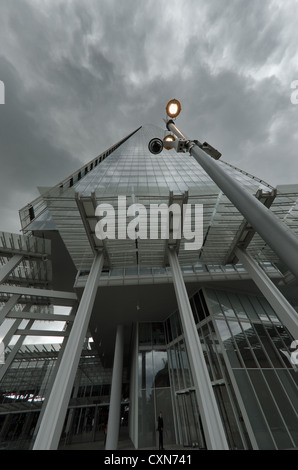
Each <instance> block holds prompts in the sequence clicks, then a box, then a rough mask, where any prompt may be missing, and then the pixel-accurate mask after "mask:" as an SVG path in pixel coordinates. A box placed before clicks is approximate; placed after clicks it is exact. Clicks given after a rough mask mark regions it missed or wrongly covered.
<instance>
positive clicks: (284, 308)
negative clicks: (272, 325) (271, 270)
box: [235, 248, 298, 338]
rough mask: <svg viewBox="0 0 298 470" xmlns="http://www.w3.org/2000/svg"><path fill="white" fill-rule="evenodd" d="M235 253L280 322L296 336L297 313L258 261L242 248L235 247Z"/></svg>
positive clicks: (297, 332)
mask: <svg viewBox="0 0 298 470" xmlns="http://www.w3.org/2000/svg"><path fill="white" fill-rule="evenodd" d="M235 255H236V256H237V257H238V259H239V261H240V262H241V263H242V264H243V266H244V267H245V269H246V270H247V271H248V272H249V274H250V275H251V277H252V279H253V281H254V282H255V283H256V285H257V286H258V288H259V289H260V291H261V292H262V294H263V295H264V297H265V298H266V300H267V301H268V302H269V304H270V305H271V307H272V308H273V310H275V312H276V314H277V316H278V318H279V319H280V321H281V323H282V324H283V325H284V326H285V327H286V328H287V329H288V330H289V332H290V333H291V335H292V336H293V337H294V338H298V313H297V312H296V310H295V309H294V308H293V307H292V305H291V304H290V303H289V302H288V301H287V299H286V298H285V297H284V296H283V295H282V293H281V292H280V290H279V289H278V288H277V287H276V285H275V284H273V282H272V281H271V279H269V277H268V276H267V275H266V273H265V272H264V271H263V270H262V268H261V267H260V266H259V265H258V263H257V262H256V261H255V260H254V259H253V258H252V257H251V256H250V255H249V254H248V253H247V252H246V251H245V250H243V249H242V248H236V249H235Z"/></svg>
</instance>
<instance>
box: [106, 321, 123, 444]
mask: <svg viewBox="0 0 298 470" xmlns="http://www.w3.org/2000/svg"><path fill="white" fill-rule="evenodd" d="M123 350H124V340H123V325H118V326H117V333H116V342H115V353H114V363H113V374H112V387H111V397H110V407H109V419H108V433H107V441H106V447H105V449H106V450H117V447H118V438H119V426H120V412H121V392H122V371H123Z"/></svg>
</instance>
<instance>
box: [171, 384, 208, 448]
mask: <svg viewBox="0 0 298 470" xmlns="http://www.w3.org/2000/svg"><path fill="white" fill-rule="evenodd" d="M176 404H177V417H178V433H179V440H180V443H181V444H183V445H184V446H185V447H199V448H200V449H206V443H205V437H204V431H203V428H202V423H201V418H200V413H199V408H198V405H197V400H196V396H195V391H194V390H191V389H189V390H183V391H181V392H176Z"/></svg>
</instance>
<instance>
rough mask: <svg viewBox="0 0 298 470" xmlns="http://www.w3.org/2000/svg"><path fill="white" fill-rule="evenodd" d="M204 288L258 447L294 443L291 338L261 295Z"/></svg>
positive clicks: (295, 381) (297, 439)
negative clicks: (290, 357) (290, 359)
mask: <svg viewBox="0 0 298 470" xmlns="http://www.w3.org/2000/svg"><path fill="white" fill-rule="evenodd" d="M206 294H207V299H208V304H209V305H210V308H211V312H212V316H213V318H214V320H215V324H214V325H215V331H217V332H218V335H219V338H220V340H221V343H222V345H223V349H224V351H225V353H226V356H227V360H228V365H229V368H230V370H231V371H232V374H233V376H234V378H235V380H236V384H237V387H236V388H237V389H238V390H237V398H238V399H239V398H240V399H241V401H242V404H243V406H244V407H245V412H246V414H247V416H248V419H249V422H250V425H251V427H252V431H253V434H254V438H255V440H256V442H257V445H258V447H259V448H260V449H287V448H293V447H296V446H297V445H298V420H297V417H298V416H297V411H298V393H297V392H298V387H297V385H298V376H297V373H296V372H297V371H295V369H294V368H293V366H292V364H291V363H290V361H289V359H288V358H289V355H290V353H291V351H290V345H291V342H292V341H293V338H292V337H291V335H290V334H289V332H288V331H287V330H286V329H285V328H284V327H283V326H282V325H281V323H280V321H279V319H278V317H277V315H276V314H275V312H274V311H273V310H272V308H271V307H270V305H269V304H268V302H267V301H266V300H265V299H264V298H262V297H256V296H253V295H244V294H236V293H229V292H224V291H219V290H212V289H207V290H206ZM209 327H210V325H209ZM203 328H204V327H202V328H201V329H203ZM215 336H216V335H215ZM219 355H221V353H219ZM210 359H211V356H210V357H209V358H208V363H209V367H210V369H211V368H212V369H213V370H212V373H213V374H216V368H215V367H214V361H213V360H212V359H211V360H210ZM223 362H224V361H223ZM211 364H213V366H211ZM235 390H236V389H235Z"/></svg>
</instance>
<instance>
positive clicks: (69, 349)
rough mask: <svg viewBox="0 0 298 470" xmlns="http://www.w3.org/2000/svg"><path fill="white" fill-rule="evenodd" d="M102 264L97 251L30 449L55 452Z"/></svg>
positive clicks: (102, 259)
mask: <svg viewBox="0 0 298 470" xmlns="http://www.w3.org/2000/svg"><path fill="white" fill-rule="evenodd" d="M103 263H104V255H103V253H102V252H98V253H97V254H96V256H95V258H94V261H93V264H92V267H91V270H90V273H89V276H88V279H87V282H86V286H85V289H84V292H83V295H82V298H81V301H80V305H79V307H78V311H77V314H76V317H75V320H74V323H73V326H72V330H71V332H70V336H69V338H68V342H67V345H66V348H65V351H64V354H63V357H62V359H61V363H60V367H59V370H58V372H57V375H56V378H55V381H54V384H53V387H52V389H51V392H50V395H49V399H48V402H47V406H46V409H45V411H44V415H43V418H42V421H41V423H40V428H39V430H38V434H37V436H36V439H35V443H34V446H33V450H55V449H57V447H58V445H59V440H60V435H61V432H62V428H63V424H64V420H65V415H66V412H67V407H68V403H69V399H70V395H71V390H72V386H73V383H74V379H75V375H76V371H77V368H78V364H79V360H80V355H81V351H82V347H83V343H84V339H85V336H86V333H87V328H88V324H89V319H90V316H91V312H92V308H93V304H94V300H95V296H96V292H97V287H98V281H99V278H100V274H101V270H102V267H103Z"/></svg>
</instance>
